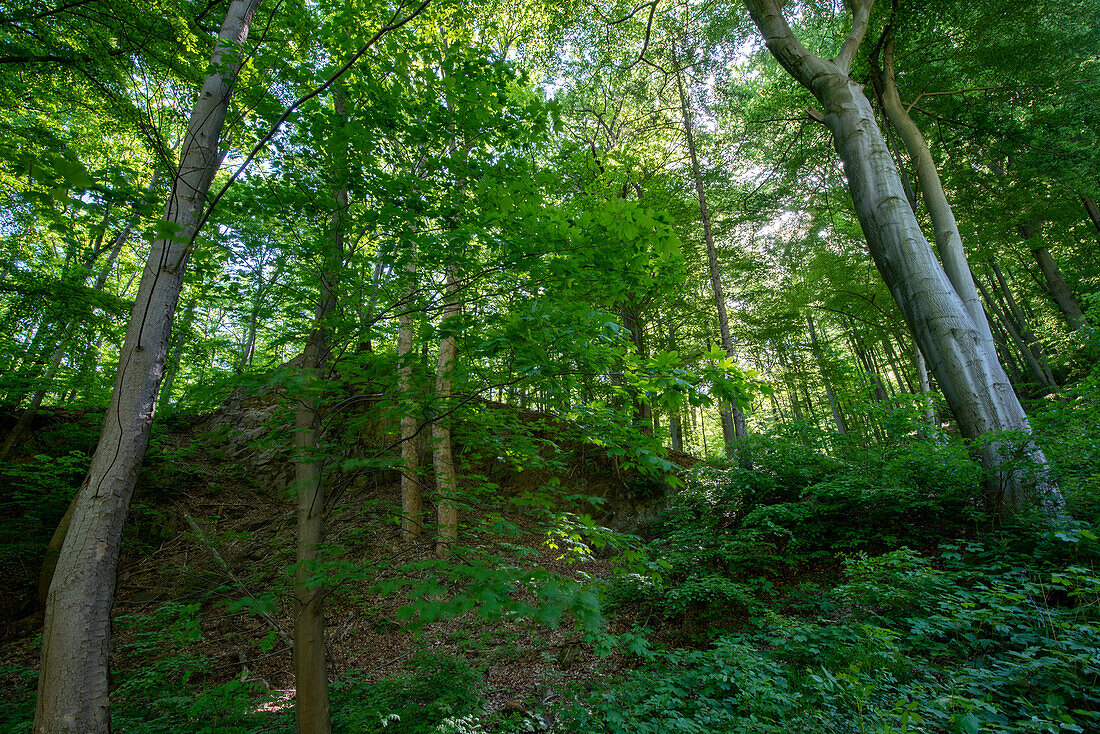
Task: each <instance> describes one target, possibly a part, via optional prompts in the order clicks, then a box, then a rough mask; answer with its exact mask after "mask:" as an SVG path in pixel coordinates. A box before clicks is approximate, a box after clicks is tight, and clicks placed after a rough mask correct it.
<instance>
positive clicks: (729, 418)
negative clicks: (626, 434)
mask: <svg viewBox="0 0 1100 734" xmlns="http://www.w3.org/2000/svg"><path fill="white" fill-rule="evenodd" d="M674 61H675V59H674ZM680 72H681V69H680V67H679V65H678V62H677V67H676V90H677V91H678V92H679V95H680V116H681V118H682V120H683V124H684V139H685V141H686V142H687V146H688V154H689V155H690V156H691V176H692V179H693V182H694V184H695V195H696V197H697V198H698V200H699V216H700V218H701V219H702V222H703V240H704V241H705V242H706V245H707V268H708V269H709V272H710V284H711V288H712V290H713V291H714V306H715V309H716V310H717V312H718V331H719V333H720V334H721V336H722V349H724V350H725V352H726V356H727V357H730V358H733V357H734V351H733V338H732V336H731V335H730V323H729V315H728V313H727V312H726V294H725V289H724V288H723V286H722V272H721V270H719V268H718V251H717V249H716V248H715V246H714V228H713V227H712V226H711V220H710V208H709V207H708V206H707V192H706V187H704V186H703V174H702V171H701V169H700V168H699V154H698V152H697V151H696V148H695V126H694V122H693V120H692V116H691V107H690V104H689V100H688V96H687V93H686V92H685V91H684V83H683V80H682V78H681V77H682V75H681V73H680ZM721 411H722V412H721V415H722V433H723V435H724V437H725V441H726V455H727V456H732V455H733V452H734V448H735V443H736V441H737V440H740V439H743V438H745V437H746V436H747V435H748V434H749V431H748V425H747V423H746V422H745V414H744V413H742V412H741V410H740V409H739V408H738V407H737V406H736V405H723V406H722V408H721Z"/></svg>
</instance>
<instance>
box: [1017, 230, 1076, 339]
mask: <svg viewBox="0 0 1100 734" xmlns="http://www.w3.org/2000/svg"><path fill="white" fill-rule="evenodd" d="M1019 230H1020V236H1021V237H1023V238H1024V239H1025V240H1028V242H1029V245H1030V247H1031V254H1032V255H1033V256H1034V257H1035V262H1037V263H1039V269H1040V270H1042V271H1043V277H1044V278H1046V281H1047V285H1048V286H1050V295H1051V296H1052V297H1053V298H1054V302H1055V303H1056V304H1058V308H1059V309H1060V310H1061V311H1062V314H1063V315H1064V316H1065V317H1066V323H1068V324H1069V328H1070V329H1072V330H1073V331H1077V330H1079V329H1081V328H1082V327H1085V326H1088V323H1087V322H1086V321H1085V313H1084V311H1082V310H1081V307H1080V306H1078V305H1077V299H1076V298H1074V297H1073V291H1071V290H1070V289H1069V286H1068V285H1066V279H1065V278H1064V277H1062V270H1061V269H1060V268H1059V267H1058V263H1057V262H1055V260H1054V258H1053V257H1051V256H1050V251H1049V250H1047V248H1046V247H1043V246H1042V245H1040V246H1038V247H1036V246H1035V245H1036V243H1037V242H1038V241H1039V240H1038V239H1037V237H1038V227H1034V226H1033V225H1029V224H1021V225H1020V227H1019Z"/></svg>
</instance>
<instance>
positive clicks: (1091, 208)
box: [1081, 196, 1100, 233]
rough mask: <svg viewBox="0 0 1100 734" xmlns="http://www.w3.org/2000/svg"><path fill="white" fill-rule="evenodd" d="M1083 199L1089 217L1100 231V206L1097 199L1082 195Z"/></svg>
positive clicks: (1099, 231)
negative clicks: (1097, 204)
mask: <svg viewBox="0 0 1100 734" xmlns="http://www.w3.org/2000/svg"><path fill="white" fill-rule="evenodd" d="M1081 201H1082V202H1083V203H1084V205H1085V212H1086V213H1087V214H1088V215H1089V219H1090V220H1092V226H1093V227H1096V231H1097V232H1098V233H1100V207H1097V206H1096V201H1095V200H1093V198H1092V197H1090V196H1082V197H1081Z"/></svg>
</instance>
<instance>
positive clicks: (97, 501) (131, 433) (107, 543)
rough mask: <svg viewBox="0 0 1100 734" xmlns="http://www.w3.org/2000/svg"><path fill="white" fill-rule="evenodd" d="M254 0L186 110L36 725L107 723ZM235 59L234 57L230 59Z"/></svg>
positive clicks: (66, 563)
mask: <svg viewBox="0 0 1100 734" xmlns="http://www.w3.org/2000/svg"><path fill="white" fill-rule="evenodd" d="M258 4H259V0H233V2H232V3H231V4H230V5H229V10H228V12H227V14H226V18H225V22H224V23H223V24H222V27H221V32H220V34H219V37H218V42H217V43H216V45H215V47H214V53H213V55H212V57H211V63H210V65H211V67H212V68H213V69H215V70H216V71H215V73H213V74H210V75H209V76H207V77H206V80H205V82H204V83H203V87H202V91H201V92H200V93H199V98H198V100H197V101H196V102H195V108H194V110H193V111H192V113H191V120H190V122H189V123H188V127H187V133H186V135H185V137H184V143H183V148H182V152H181V155H180V165H179V169H178V172H177V173H176V176H175V178H174V180H173V182H172V183H173V185H172V195H171V197H170V198H169V201H168V205H167V211H166V212H165V216H164V221H165V222H166V223H168V224H169V225H170V226H171V228H172V229H176V230H177V232H176V233H174V234H176V236H175V237H172V236H169V237H167V238H160V239H157V240H156V241H154V243H153V246H152V249H151V251H150V253H149V260H148V261H147V263H146V265H145V270H144V272H143V274H142V278H141V284H140V286H139V288H138V294H137V298H136V299H135V302H134V309H133V312H132V314H131V317H130V325H129V328H128V329H127V332H126V340H125V342H124V343H123V346H122V349H121V351H120V358H119V360H120V361H119V367H118V372H117V375H116V377H115V385H114V390H113V392H112V394H111V402H110V405H109V406H108V409H107V414H106V417H105V418H104V421H103V430H102V432H101V434H100V438H99V444H98V446H97V447H96V452H95V455H94V456H93V457H92V463H91V467H90V469H89V472H88V476H87V477H86V478H85V480H84V483H83V485H82V486H81V488H80V491H79V494H78V497H77V502H76V506H75V507H74V508H73V515H72V520H71V524H70V527H69V532H68V533H67V534H66V537H65V542H64V544H63V546H62V548H61V553H60V555H59V557H58V562H57V568H56V571H55V573H54V579H53V583H52V584H51V586H50V592H49V595H48V598H47V602H46V617H45V628H44V631H43V635H42V662H41V666H40V669H39V677H38V702H37V707H36V709H35V720H34V730H35V732H37V733H38V734H54V733H55V732H72V733H73V734H93V733H95V734H98V733H100V732H109V731H110V728H111V718H110V709H109V703H108V692H109V676H108V672H107V669H108V652H109V645H110V615H111V604H112V601H113V600H114V592H115V571H116V568H117V565H118V554H119V548H120V545H121V541H122V529H123V525H124V523H125V521H126V513H127V510H128V509H129V506H130V498H131V496H132V495H133V490H134V483H135V481H136V479H137V473H138V469H139V468H140V467H141V462H142V460H143V459H144V458H145V451H146V448H147V447H148V445H149V431H150V428H151V426H152V419H153V410H154V408H155V405H156V395H157V388H158V386H159V385H160V380H161V376H162V374H163V370H164V358H165V353H166V351H167V348H168V337H169V334H170V332H171V327H172V316H173V314H174V313H175V310H176V303H177V302H178V300H179V293H180V285H181V284H182V281H183V273H184V268H185V267H186V262H187V249H186V248H187V244H188V242H189V241H190V240H191V237H192V236H193V235H194V233H195V229H196V226H197V222H198V217H199V214H200V212H201V211H202V207H203V204H204V200H205V197H206V192H207V191H208V190H209V188H210V182H211V180H212V179H213V177H214V174H215V173H216V172H217V168H218V164H219V163H220V161H221V157H220V156H219V155H218V141H219V138H220V135H221V130H222V126H223V124H224V122H225V114H226V110H227V108H228V106H229V98H230V95H231V94H232V87H233V82H234V80H235V78H236V75H237V71H238V69H239V64H237V63H234V60H235V56H234V55H235V54H236V53H237V52H238V50H239V49H240V48H241V46H242V44H243V43H244V42H245V40H246V39H247V37H248V29H249V25H250V24H251V21H252V15H253V13H255V11H256V7H257V5H258ZM227 62H228V63H227Z"/></svg>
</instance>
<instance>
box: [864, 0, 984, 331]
mask: <svg viewBox="0 0 1100 734" xmlns="http://www.w3.org/2000/svg"><path fill="white" fill-rule="evenodd" d="M867 4H868V5H870V2H868V3H867ZM882 82H883V88H882V107H883V110H884V111H885V112H886V116H887V117H888V118H889V120H890V123H891V124H892V125H893V126H894V129H895V130H897V131H898V137H900V138H901V141H902V143H903V144H904V145H905V149H906V150H907V151H908V152H909V157H910V159H912V161H913V164H914V166H915V168H916V172H917V182H918V185H919V186H920V190H921V195H922V196H923V198H924V205H925V207H927V209H928V215H929V216H930V217H931V219H932V226H933V228H934V230H935V240H936V249H937V250H939V253H940V261H941V262H942V263H943V270H944V272H945V273H946V275H947V278H948V280H950V281H951V285H952V287H954V289H955V292H956V293H957V294H958V296H959V298H961V299H962V302H963V304H964V305H965V306H966V311H967V313H968V314H970V320H971V321H972V322H973V324H974V326H975V328H976V329H977V331H978V333H979V335H980V336H981V338H982V339H985V340H986V341H988V342H989V343H990V344H992V341H993V334H992V333H991V332H990V331H989V326H988V325H987V324H986V322H985V314H984V313H983V312H982V302H981V300H980V299H979V298H978V292H977V290H976V289H975V288H974V281H973V279H972V278H971V277H970V265H969V264H968V263H967V261H966V250H965V249H964V248H963V241H962V235H961V234H959V225H958V223H957V222H956V221H955V212H954V210H953V209H952V208H951V204H950V202H948V200H947V194H945V193H944V190H943V183H942V182H941V181H940V173H939V170H938V169H937V168H936V163H935V161H934V160H932V151H931V150H930V149H929V148H928V143H927V141H925V139H924V135H923V134H922V133H921V131H920V128H919V127H917V124H916V123H915V122H913V118H911V117H910V116H909V113H908V112H906V111H905V107H904V105H902V103H901V96H900V94H899V92H898V85H897V77H896V75H895V73H894V35H893V31H892V30H888V31H887V35H886V42H885V44H884V48H883V74H882ZM906 198H907V199H908V196H907V197H906ZM987 348H991V347H990V345H987Z"/></svg>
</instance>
